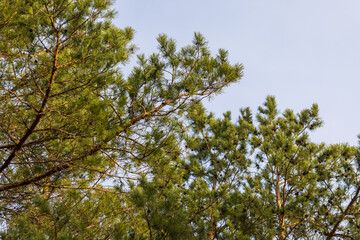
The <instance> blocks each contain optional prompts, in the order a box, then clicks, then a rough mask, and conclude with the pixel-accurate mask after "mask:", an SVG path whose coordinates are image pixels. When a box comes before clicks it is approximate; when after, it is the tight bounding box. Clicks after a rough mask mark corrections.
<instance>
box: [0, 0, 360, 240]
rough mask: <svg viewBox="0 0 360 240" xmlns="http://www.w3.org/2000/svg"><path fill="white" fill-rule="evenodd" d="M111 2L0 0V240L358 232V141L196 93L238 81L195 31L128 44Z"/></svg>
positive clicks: (271, 110)
mask: <svg viewBox="0 0 360 240" xmlns="http://www.w3.org/2000/svg"><path fill="white" fill-rule="evenodd" d="M113 15H114V12H113V11H112V10H111V1H98V0H74V1H70V0H46V1H27V0H16V1H11V4H10V1H9V0H2V1H0V64H1V66H0V104H1V109H0V157H1V163H0V174H1V175H0V181H1V183H0V192H1V195H0V199H1V210H0V217H1V221H2V222H1V223H2V226H3V228H2V232H1V233H0V236H1V238H2V239H244V240H245V239H332V238H334V237H338V238H343V239H358V238H359V237H360V236H359V229H360V218H359V216H360V215H359V212H360V205H359V201H358V199H359V195H360V187H359V164H360V149H359V148H355V147H353V146H348V145H346V144H336V145H330V146H327V145H325V144H323V143H322V144H317V143H314V142H312V141H311V139H310V133H311V132H312V131H313V130H315V129H317V128H319V127H320V126H321V125H322V121H321V120H320V118H319V116H318V113H319V110H318V106H317V105H316V104H314V105H313V106H312V107H311V108H309V109H305V110H302V111H300V112H299V113H295V112H294V111H292V110H290V109H287V110H285V111H284V112H282V113H281V112H280V111H279V110H278V109H277V106H276V101H275V98H274V97H272V96H269V97H267V98H266V101H265V103H264V104H263V106H261V107H259V109H258V112H257V114H256V116H255V117H253V115H252V112H251V111H250V109H249V108H245V109H241V110H240V117H239V118H238V120H237V121H233V120H232V119H231V113H230V112H226V113H224V114H223V117H222V118H216V117H215V116H214V114H211V113H210V114H208V113H207V112H206V110H205V108H204V107H203V106H202V105H201V103H200V101H201V100H202V99H203V98H206V97H209V96H211V95H212V94H217V93H220V92H221V90H222V89H223V88H224V87H226V86H227V85H229V84H230V83H234V82H237V81H238V80H239V79H240V78H241V77H242V66H241V65H238V64H235V65H231V64H230V63H229V60H228V52H227V51H226V50H223V49H220V50H219V52H218V54H217V55H216V56H212V55H211V54H210V51H209V48H208V45H207V42H206V40H205V39H204V37H203V36H202V35H201V34H200V33H195V34H194V39H193V42H192V44H191V45H189V46H186V47H183V48H180V49H178V48H177V46H176V44H175V40H173V39H171V38H169V37H168V36H166V35H164V34H162V35H159V37H158V39H157V40H158V44H159V47H158V50H159V51H158V53H154V54H152V55H150V56H147V57H146V56H145V55H142V54H139V55H137V59H138V64H137V65H136V66H135V67H134V68H133V70H132V72H131V74H130V75H129V76H128V77H124V76H123V75H122V73H121V68H120V67H121V66H122V64H126V63H127V61H128V59H129V57H130V56H131V55H132V54H133V53H134V49H135V47H134V46H133V45H131V43H130V42H131V39H132V38H133V30H132V29H131V28H125V29H119V28H117V27H115V26H114V25H113V24H112V22H111V21H112V17H113Z"/></svg>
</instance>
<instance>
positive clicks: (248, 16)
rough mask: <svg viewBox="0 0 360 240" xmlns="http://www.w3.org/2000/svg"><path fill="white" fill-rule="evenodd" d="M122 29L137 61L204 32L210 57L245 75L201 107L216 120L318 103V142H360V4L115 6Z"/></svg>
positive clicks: (153, 1) (203, 0)
mask: <svg viewBox="0 0 360 240" xmlns="http://www.w3.org/2000/svg"><path fill="white" fill-rule="evenodd" d="M115 8H116V10H117V11H118V15H117V17H116V19H115V23H116V25H117V26H119V27H124V26H131V27H133V28H134V29H135V31H136V35H135V40H134V43H135V44H136V45H137V46H138V47H139V50H138V53H141V52H144V53H145V54H150V53H152V52H154V51H156V47H157V43H156V37H157V36H158V34H159V33H166V34H168V35H169V36H170V37H172V38H174V39H175V40H176V41H177V43H178V45H179V47H180V46H184V45H187V44H189V43H190V42H191V40H192V36H193V32H195V31H198V32H201V33H202V34H203V35H204V36H205V37H206V39H207V40H208V42H209V46H210V48H211V49H212V51H213V52H214V53H215V52H216V50H217V49H218V48H225V49H227V50H229V53H230V59H231V61H232V62H233V63H235V62H238V63H242V64H243V65H244V67H245V70H244V74H245V75H244V78H243V79H242V80H241V82H240V83H238V84H234V85H231V86H230V87H229V88H227V89H225V91H224V93H223V94H222V95H219V96H216V97H215V98H214V99H213V100H211V101H210V102H207V101H206V102H205V105H206V107H207V109H208V110H209V111H212V112H215V113H216V114H217V115H218V116H221V113H222V112H225V111H227V110H231V111H232V112H233V116H234V117H235V116H237V115H238V112H239V108H240V107H247V106H250V107H251V108H252V110H253V111H256V109H257V107H258V106H259V105H261V104H262V103H263V102H264V100H265V97H266V96H267V95H275V96H276V99H277V102H278V106H279V108H280V109H281V110H284V109H286V108H292V109H294V110H296V111H299V110H301V109H303V108H307V107H309V106H311V104H312V103H318V104H319V108H320V116H321V117H322V119H323V120H324V123H325V124H324V126H323V127H322V128H321V129H319V130H317V131H316V132H315V133H314V134H313V135H312V136H311V137H312V139H313V140H314V141H316V142H321V141H324V142H326V143H339V142H348V143H350V144H357V137H356V136H357V135H358V134H360V107H359V104H360V94H359V93H360V91H359V90H360V1H359V0H341V1H339V0H223V1H215V0H192V1H190V0H181V1H180V0H177V1H176V0H117V1H116V3H115Z"/></svg>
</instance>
